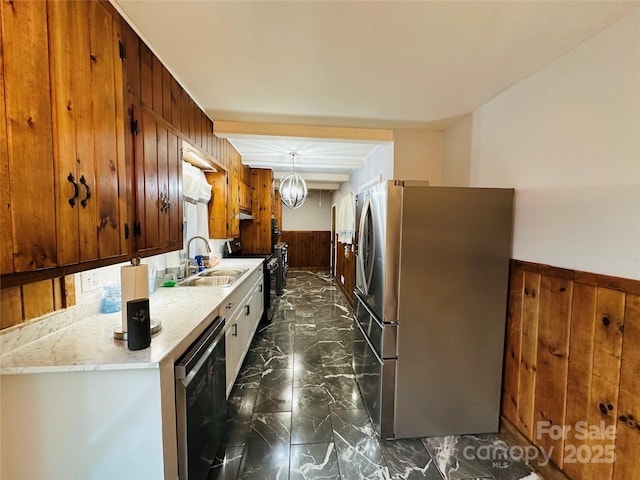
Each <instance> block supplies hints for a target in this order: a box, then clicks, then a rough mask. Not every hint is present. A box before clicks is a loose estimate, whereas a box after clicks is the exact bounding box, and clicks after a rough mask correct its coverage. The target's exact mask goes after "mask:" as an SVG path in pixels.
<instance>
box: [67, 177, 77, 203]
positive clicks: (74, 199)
mask: <svg viewBox="0 0 640 480" xmlns="http://www.w3.org/2000/svg"><path fill="white" fill-rule="evenodd" d="M67 181H68V182H70V183H71V185H73V197H71V198H70V199H69V205H71V208H73V207H74V205H75V204H76V198H78V184H77V183H76V180H75V178H73V174H71V173H70V174H69V176H68V177H67Z"/></svg>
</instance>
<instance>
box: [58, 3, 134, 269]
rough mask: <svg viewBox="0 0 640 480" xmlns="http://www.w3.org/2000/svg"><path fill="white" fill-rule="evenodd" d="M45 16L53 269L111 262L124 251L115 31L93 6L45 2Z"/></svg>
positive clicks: (112, 23) (121, 127) (106, 15)
mask: <svg viewBox="0 0 640 480" xmlns="http://www.w3.org/2000/svg"><path fill="white" fill-rule="evenodd" d="M48 15H49V25H50V28H49V39H50V44H49V51H50V55H51V58H50V62H51V68H50V70H51V75H52V78H51V85H52V104H53V119H54V122H53V138H54V164H55V174H56V183H55V185H56V196H57V203H56V223H57V227H58V228H57V250H58V264H60V265H71V264H77V263H82V262H87V261H92V260H97V259H100V258H110V257H116V256H119V255H122V254H124V253H126V252H127V245H126V240H125V238H124V234H123V229H124V223H126V209H127V205H126V203H125V202H123V203H122V204H121V202H120V196H119V191H120V183H121V180H123V179H122V178H121V177H123V176H124V170H125V166H124V145H123V142H124V125H123V121H122V116H123V100H122V90H123V86H122V65H121V61H120V58H119V49H118V28H117V26H116V24H115V23H116V22H115V21H114V18H113V17H112V16H111V14H110V13H109V12H108V11H107V10H106V9H105V8H104V7H103V6H102V5H100V4H99V3H98V2H62V1H57V2H49V3H48ZM70 45H72V46H73V48H69V46H70ZM76 190H77V192H78V194H77V196H76V198H75V199H73V202H69V199H70V198H71V197H72V196H74V195H75V192H76Z"/></svg>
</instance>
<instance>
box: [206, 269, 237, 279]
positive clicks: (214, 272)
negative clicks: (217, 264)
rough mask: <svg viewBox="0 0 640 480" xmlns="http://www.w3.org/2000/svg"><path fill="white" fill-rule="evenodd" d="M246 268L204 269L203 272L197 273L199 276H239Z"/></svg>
mask: <svg viewBox="0 0 640 480" xmlns="http://www.w3.org/2000/svg"><path fill="white" fill-rule="evenodd" d="M244 272H246V270H232V269H216V270H205V271H204V272H200V273H199V274H198V276H199V277H235V278H237V277H239V276H240V275H242V274H243V273H244Z"/></svg>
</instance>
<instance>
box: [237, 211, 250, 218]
mask: <svg viewBox="0 0 640 480" xmlns="http://www.w3.org/2000/svg"><path fill="white" fill-rule="evenodd" d="M239 218H240V220H253V216H252V215H251V213H247V212H244V211H242V210H240V215H239Z"/></svg>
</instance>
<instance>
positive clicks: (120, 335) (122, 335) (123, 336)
mask: <svg viewBox="0 0 640 480" xmlns="http://www.w3.org/2000/svg"><path fill="white" fill-rule="evenodd" d="M131 265H133V266H134V267H135V266H138V265H140V257H132V258H131ZM121 308H122V307H121ZM160 330H162V323H161V322H160V320H154V319H153V318H152V319H151V335H153V334H154V333H158V332H159V331H160ZM113 338H115V339H116V340H127V332H125V331H123V330H122V325H117V326H115V327H114V328H113Z"/></svg>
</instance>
